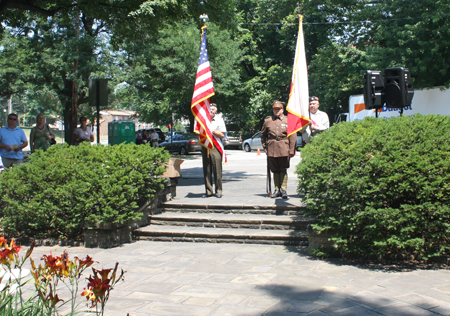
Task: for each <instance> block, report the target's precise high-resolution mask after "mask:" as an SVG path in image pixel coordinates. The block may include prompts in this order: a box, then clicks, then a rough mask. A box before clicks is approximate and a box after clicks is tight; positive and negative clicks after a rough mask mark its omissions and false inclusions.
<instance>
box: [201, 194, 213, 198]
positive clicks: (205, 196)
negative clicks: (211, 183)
mask: <svg viewBox="0 0 450 316" xmlns="http://www.w3.org/2000/svg"><path fill="white" fill-rule="evenodd" d="M211 196H212V195H207V194H203V196H202V198H209V197H211Z"/></svg>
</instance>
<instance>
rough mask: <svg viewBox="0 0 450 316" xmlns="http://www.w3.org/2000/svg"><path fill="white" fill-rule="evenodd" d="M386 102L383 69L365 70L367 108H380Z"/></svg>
mask: <svg viewBox="0 0 450 316" xmlns="http://www.w3.org/2000/svg"><path fill="white" fill-rule="evenodd" d="M383 104H384V80H383V75H382V74H381V71H378V70H366V71H365V72H364V105H365V108H366V110H371V109H380V108H381V107H382V106H383Z"/></svg>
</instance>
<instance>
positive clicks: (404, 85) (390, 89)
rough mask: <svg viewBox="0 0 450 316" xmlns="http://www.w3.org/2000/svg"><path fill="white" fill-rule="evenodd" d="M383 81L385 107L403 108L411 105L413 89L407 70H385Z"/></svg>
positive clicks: (399, 68) (400, 68)
mask: <svg viewBox="0 0 450 316" xmlns="http://www.w3.org/2000/svg"><path fill="white" fill-rule="evenodd" d="M384 79H385V95H386V107H388V108H403V107H406V106H409V105H411V101H412V98H413V96H414V88H413V86H412V80H411V74H410V73H409V69H408V68H402V67H398V68H386V69H385V71H384Z"/></svg>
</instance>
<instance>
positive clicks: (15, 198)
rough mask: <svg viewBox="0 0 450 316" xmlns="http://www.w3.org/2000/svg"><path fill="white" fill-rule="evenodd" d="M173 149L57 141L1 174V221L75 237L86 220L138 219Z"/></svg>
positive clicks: (21, 229)
mask: <svg viewBox="0 0 450 316" xmlns="http://www.w3.org/2000/svg"><path fill="white" fill-rule="evenodd" d="M168 159H169V154H168V153H167V152H166V151H164V150H162V149H154V148H152V147H151V146H149V145H140V146H137V145H135V144H121V145H116V146H102V145H97V146H91V145H90V144H87V143H84V144H81V145H80V146H77V147H75V146H70V147H69V146H67V145H66V144H65V145H62V146H60V145H55V146H52V147H51V148H50V149H49V150H48V151H47V152H43V151H40V150H39V151H36V152H35V153H34V154H32V155H31V156H30V158H29V162H28V163H24V164H21V165H19V166H16V167H14V168H12V169H9V170H6V171H4V172H2V174H1V175H0V197H1V202H0V203H1V205H0V225H1V226H2V229H3V231H4V233H5V234H6V235H9V236H17V235H19V236H28V237H35V238H44V237H57V238H77V237H80V236H81V233H82V230H83V225H84V224H85V223H86V224H89V225H91V224H95V223H102V222H107V223H126V222H128V221H130V220H133V219H137V218H139V214H137V212H136V208H137V207H138V203H139V202H141V201H144V200H149V199H153V198H154V197H155V195H156V193H157V192H158V191H159V190H160V189H161V188H162V187H163V182H164V181H165V180H164V178H159V177H158V176H160V175H162V174H163V173H164V171H165V169H166V167H165V163H166V162H167V161H168Z"/></svg>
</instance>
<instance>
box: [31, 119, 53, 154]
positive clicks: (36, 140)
mask: <svg viewBox="0 0 450 316" xmlns="http://www.w3.org/2000/svg"><path fill="white" fill-rule="evenodd" d="M50 139H55V134H53V132H52V131H51V130H50V128H49V126H48V125H47V124H45V116H44V114H39V115H38V116H37V117H36V126H35V127H33V128H32V129H31V132H30V150H31V153H34V151H35V150H36V149H42V150H43V151H46V150H47V149H48V148H49V147H50V143H49V141H50Z"/></svg>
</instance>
